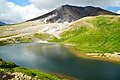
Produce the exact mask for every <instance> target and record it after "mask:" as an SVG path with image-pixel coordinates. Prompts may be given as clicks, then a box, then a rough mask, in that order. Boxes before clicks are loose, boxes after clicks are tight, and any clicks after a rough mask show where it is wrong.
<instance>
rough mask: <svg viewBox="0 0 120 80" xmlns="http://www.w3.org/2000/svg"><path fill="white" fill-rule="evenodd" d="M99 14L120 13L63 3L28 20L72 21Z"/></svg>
mask: <svg viewBox="0 0 120 80" xmlns="http://www.w3.org/2000/svg"><path fill="white" fill-rule="evenodd" d="M97 15H118V14H117V13H113V12H110V11H107V10H104V9H101V8H99V7H92V6H86V7H78V6H72V5H62V6H61V7H59V8H57V9H55V10H53V11H51V12H49V13H47V14H44V15H42V16H39V17H36V18H33V19H31V20H28V21H34V20H40V21H41V22H45V23H46V22H47V23H49V22H50V23H54V22H58V23H64V22H72V21H75V20H78V19H80V18H83V17H87V16H97Z"/></svg>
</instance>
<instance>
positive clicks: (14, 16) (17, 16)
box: [0, 0, 120, 23]
mask: <svg viewBox="0 0 120 80" xmlns="http://www.w3.org/2000/svg"><path fill="white" fill-rule="evenodd" d="M29 1H30V2H31V4H30V5H26V6H19V5H16V4H14V3H12V2H8V1H7V0H0V21H4V22H8V23H16V22H21V21H25V20H28V19H31V18H34V17H37V16H39V15H42V14H44V13H46V12H48V11H50V10H52V9H54V8H57V7H59V6H61V5H63V4H72V5H79V6H90V5H91V6H99V7H104V8H105V7H109V6H118V7H120V0H29Z"/></svg>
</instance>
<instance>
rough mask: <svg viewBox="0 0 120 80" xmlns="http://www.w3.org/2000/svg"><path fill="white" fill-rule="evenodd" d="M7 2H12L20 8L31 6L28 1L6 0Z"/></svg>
mask: <svg viewBox="0 0 120 80" xmlns="http://www.w3.org/2000/svg"><path fill="white" fill-rule="evenodd" d="M7 1H9V2H13V3H15V4H16V5H20V6H26V5H29V4H31V3H30V2H29V0H7Z"/></svg>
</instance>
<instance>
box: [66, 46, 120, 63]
mask: <svg viewBox="0 0 120 80" xmlns="http://www.w3.org/2000/svg"><path fill="white" fill-rule="evenodd" d="M65 47H66V48H67V49H69V51H70V52H72V53H73V54H74V55H75V56H77V57H81V58H86V59H94V60H101V61H107V62H112V63H117V64H120V55H119V54H120V53H114V54H112V53H105V54H104V55H100V54H98V53H84V52H80V51H79V50H77V49H75V48H74V47H72V46H68V45H65Z"/></svg>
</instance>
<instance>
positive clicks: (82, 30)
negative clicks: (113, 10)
mask: <svg viewBox="0 0 120 80" xmlns="http://www.w3.org/2000/svg"><path fill="white" fill-rule="evenodd" d="M71 26H72V27H71V28H70V29H69V30H67V31H65V32H63V33H61V39H60V40H57V39H54V40H53V41H56V42H62V43H64V44H69V45H72V46H74V47H75V48H76V49H77V50H79V51H82V52H86V53H114V52H120V16H97V17H91V18H86V19H83V20H79V21H76V22H74V23H73V24H72V25H71Z"/></svg>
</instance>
